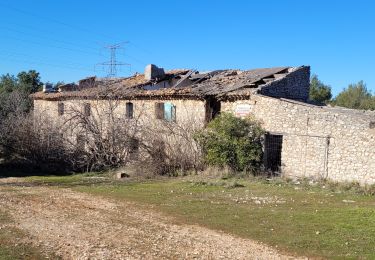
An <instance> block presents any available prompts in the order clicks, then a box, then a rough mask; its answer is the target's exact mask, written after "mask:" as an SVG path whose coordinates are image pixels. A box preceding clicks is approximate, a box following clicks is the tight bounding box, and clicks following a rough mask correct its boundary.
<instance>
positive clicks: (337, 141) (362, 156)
mask: <svg viewBox="0 0 375 260" xmlns="http://www.w3.org/2000/svg"><path fill="white" fill-rule="evenodd" d="M243 104H248V105H249V106H250V107H251V114H252V115H254V116H255V118H256V119H258V120H260V121H261V122H262V124H263V127H264V128H265V129H266V130H267V131H269V132H271V133H275V134H280V135H283V143H282V154H281V157H282V173H283V174H284V175H286V176H290V177H293V176H297V177H313V178H328V179H331V180H335V181H357V182H360V183H362V184H364V183H367V184H374V183H375V129H374V128H373V127H371V125H372V124H373V123H371V122H375V113H374V112H369V111H368V112H364V111H358V110H351V109H343V108H329V107H319V106H312V105H308V104H306V103H300V102H296V101H292V100H286V99H276V98H271V97H266V96H261V95H255V96H253V97H252V98H251V99H250V100H238V101H235V102H222V105H221V107H222V111H228V112H234V111H236V107H237V106H243Z"/></svg>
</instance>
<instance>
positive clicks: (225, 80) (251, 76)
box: [31, 65, 305, 100]
mask: <svg viewBox="0 0 375 260" xmlns="http://www.w3.org/2000/svg"><path fill="white" fill-rule="evenodd" d="M152 66H154V65H152ZM152 66H150V67H148V69H150V68H154V67H155V69H156V70H157V72H159V73H158V74H157V76H156V77H150V75H149V74H147V69H146V72H145V73H146V75H145V74H138V73H136V74H134V75H133V76H131V77H127V78H115V79H107V78H97V77H89V78H86V79H83V80H80V81H79V84H66V85H63V86H60V87H59V90H58V91H54V90H51V91H43V92H37V93H34V94H32V95H31V96H32V98H34V99H46V100H62V99H93V98H111V97H112V98H119V99H137V98H151V97H180V98H183V97H190V98H193V97H194V98H205V97H207V96H216V97H219V98H224V97H226V96H250V95H252V94H253V93H255V92H258V91H259V90H260V89H261V88H263V87H265V86H268V85H269V84H271V83H273V82H275V81H278V80H281V79H283V78H285V77H286V76H288V75H290V74H291V73H293V72H295V71H297V70H299V69H302V68H305V67H304V66H302V67H276V68H263V69H253V70H246V71H242V70H233V69H227V70H215V71H209V72H199V71H195V70H186V69H178V70H170V71H167V72H165V73H164V71H163V70H162V69H160V68H157V67H156V66H154V67H152ZM161 70H162V71H161Z"/></svg>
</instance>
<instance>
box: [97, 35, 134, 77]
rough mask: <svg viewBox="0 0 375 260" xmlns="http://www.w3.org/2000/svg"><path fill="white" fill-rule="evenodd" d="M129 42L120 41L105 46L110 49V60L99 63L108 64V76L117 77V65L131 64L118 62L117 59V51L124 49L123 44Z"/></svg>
mask: <svg viewBox="0 0 375 260" xmlns="http://www.w3.org/2000/svg"><path fill="white" fill-rule="evenodd" d="M126 43H128V42H120V43H116V44H112V45H107V46H105V47H104V48H106V49H109V51H110V60H109V61H106V62H102V63H99V64H98V65H102V66H108V68H109V69H108V74H107V77H108V78H115V77H116V76H117V67H118V66H130V64H128V63H123V62H118V61H117V59H116V51H117V50H118V49H122V48H123V45H124V44H126Z"/></svg>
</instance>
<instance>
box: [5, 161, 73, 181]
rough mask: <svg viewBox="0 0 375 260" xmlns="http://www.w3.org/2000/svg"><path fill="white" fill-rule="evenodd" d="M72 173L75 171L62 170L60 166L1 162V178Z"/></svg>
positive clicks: (66, 174)
mask: <svg viewBox="0 0 375 260" xmlns="http://www.w3.org/2000/svg"><path fill="white" fill-rule="evenodd" d="M72 174H73V173H71V172H66V171H64V170H61V168H60V169H59V167H58V166H56V167H54V168H53V167H49V168H45V167H43V166H41V165H40V166H38V165H33V164H30V163H25V162H24V161H11V162H2V163H0V178H9V177H28V176H48V175H58V176H68V175H72Z"/></svg>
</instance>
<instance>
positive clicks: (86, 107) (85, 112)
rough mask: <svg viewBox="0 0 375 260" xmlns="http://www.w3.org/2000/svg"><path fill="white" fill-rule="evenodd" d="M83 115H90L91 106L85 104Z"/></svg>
mask: <svg viewBox="0 0 375 260" xmlns="http://www.w3.org/2000/svg"><path fill="white" fill-rule="evenodd" d="M84 114H85V116H90V115H91V105H90V104H89V103H86V104H85V106H84Z"/></svg>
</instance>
